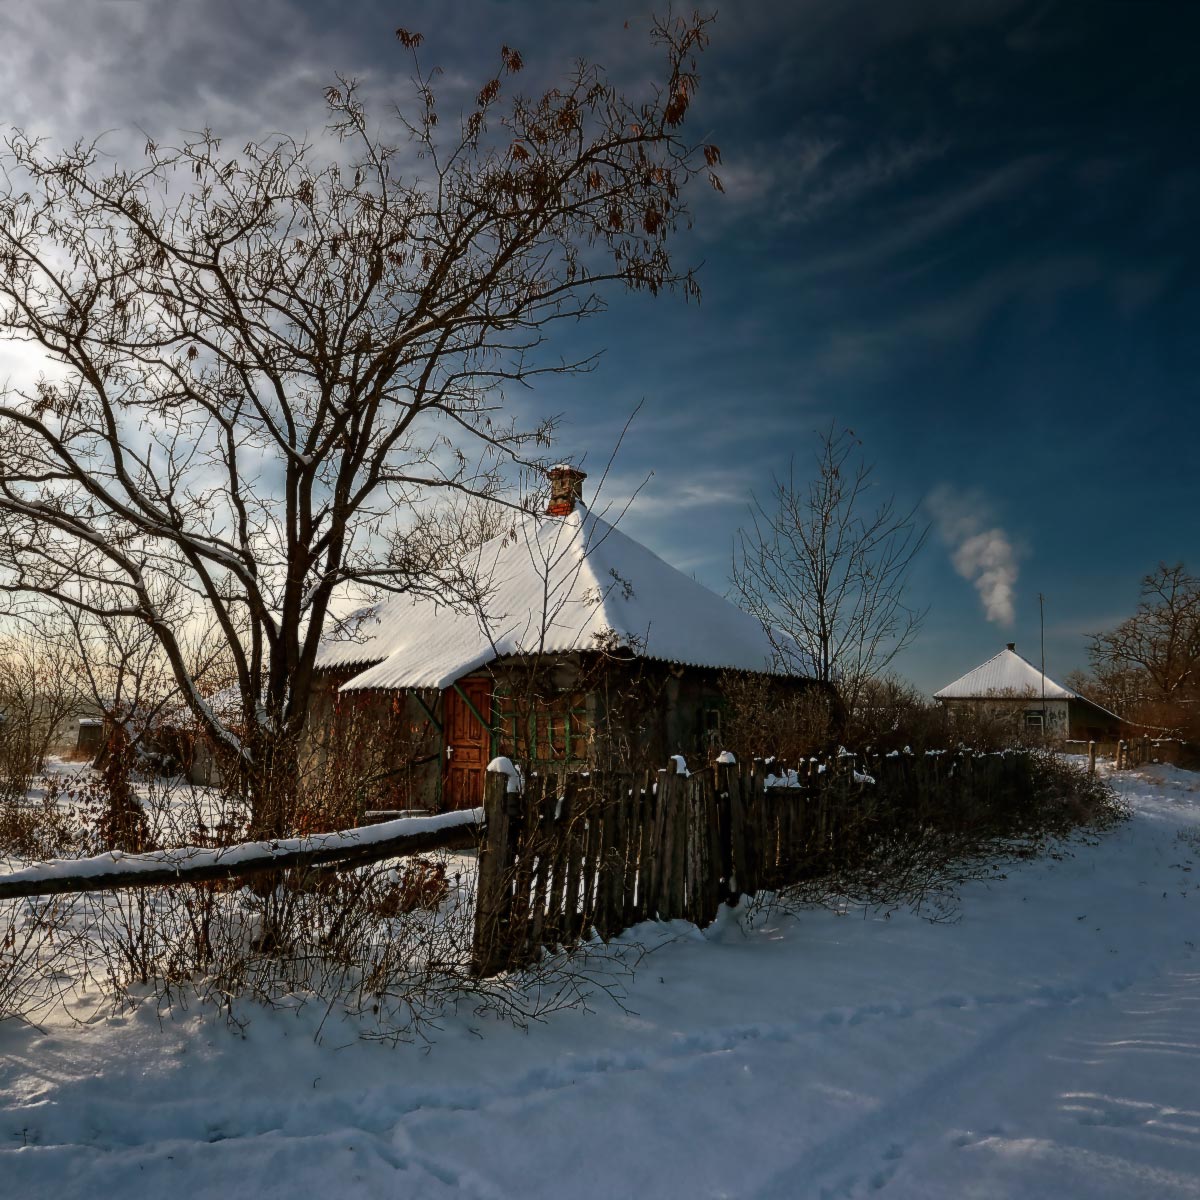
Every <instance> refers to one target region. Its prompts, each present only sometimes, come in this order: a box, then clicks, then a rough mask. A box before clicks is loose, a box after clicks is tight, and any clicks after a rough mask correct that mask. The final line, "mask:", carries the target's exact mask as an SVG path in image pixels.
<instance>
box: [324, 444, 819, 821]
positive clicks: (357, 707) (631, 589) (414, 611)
mask: <svg viewBox="0 0 1200 1200" xmlns="http://www.w3.org/2000/svg"><path fill="white" fill-rule="evenodd" d="M550 477H551V499H550V504H549V507H548V509H547V511H546V512H545V513H535V514H534V513H531V514H525V515H523V516H521V517H520V518H519V519H518V520H516V521H515V523H514V525H513V527H512V528H511V529H510V530H509V531H508V532H507V533H506V534H505V535H504V536H502V537H500V538H496V539H494V540H493V541H490V542H487V543H485V544H484V545H483V546H481V547H480V548H478V549H477V550H475V551H473V552H472V553H471V554H470V555H469V559H468V561H466V562H465V563H462V564H460V565H461V568H462V578H463V580H464V581H468V582H469V584H471V585H473V586H477V587H478V589H479V595H478V598H477V599H476V600H473V601H472V600H467V599H465V598H460V599H458V600H456V601H452V600H451V599H450V598H449V595H450V593H449V589H448V590H447V593H446V595H445V596H443V597H437V596H434V597H429V596H419V597H418V596H408V595H401V596H396V597H392V598H389V599H386V600H384V601H382V602H381V603H379V604H376V605H372V606H371V607H369V608H367V609H364V610H362V611H361V612H358V613H356V614H354V616H353V617H352V618H350V619H349V620H348V621H344V622H342V623H341V625H340V626H339V628H338V630H337V631H336V633H335V634H334V635H332V636H331V637H329V638H328V639H327V641H326V643H325V644H324V646H323V647H322V650H321V654H320V657H319V659H318V665H319V667H320V670H321V673H322V688H321V691H320V695H319V699H318V702H317V704H316V705H315V706H314V720H313V722H312V724H313V725H314V727H315V728H322V727H324V728H334V727H336V726H337V724H338V723H339V722H341V723H342V724H343V725H347V724H356V723H357V725H358V726H359V728H360V738H361V730H364V729H365V730H366V731H367V735H368V737H369V738H372V739H374V741H375V743H376V746H377V745H378V741H379V739H381V738H382V739H389V738H390V739H393V740H394V742H395V744H396V747H397V754H396V763H395V766H394V767H393V768H392V769H391V771H390V772H389V771H382V772H380V773H379V774H380V777H381V778H382V777H384V776H390V780H391V783H390V786H391V787H392V791H391V793H390V794H391V801H390V804H391V806H394V807H402V808H404V807H434V808H441V807H464V806H473V805H475V804H478V803H479V802H480V798H481V796H482V790H483V782H484V773H485V769H486V767H487V764H488V762H489V761H490V760H491V759H492V758H493V757H496V756H498V755H504V756H506V757H509V758H512V759H513V760H514V761H515V762H516V763H517V764H518V765H519V766H520V767H521V768H522V769H524V770H527V771H536V770H538V769H539V767H542V766H549V765H552V764H553V765H554V766H556V767H559V766H562V765H566V766H567V767H568V768H571V769H581V770H582V769H587V768H589V767H602V766H604V765H605V764H606V763H607V762H616V761H620V762H623V763H629V762H631V761H639V759H640V760H644V761H645V762H646V763H647V764H648V765H649V764H653V765H658V766H661V765H662V764H663V763H665V762H666V761H667V757H668V756H669V755H671V754H674V753H682V754H684V755H688V754H693V753H697V752H701V751H706V750H707V749H709V748H710V747H712V746H713V745H716V744H717V743H719V741H720V726H721V719H722V711H723V706H724V703H725V701H724V696H723V693H722V689H721V686H720V683H721V676H722V672H725V671H738V672H754V673H759V674H762V675H766V676H773V677H774V680H775V684H774V685H773V686H778V687H780V688H803V687H811V686H816V685H815V684H814V683H813V682H812V681H811V680H807V679H797V678H795V677H790V676H785V675H783V674H781V673H779V672H778V671H777V669H776V666H775V656H774V654H773V649H772V645H771V640H770V638H768V636H767V634H766V632H765V631H764V630H763V628H762V626H761V624H760V623H759V621H758V620H757V619H756V618H754V617H752V616H750V615H749V614H747V613H745V612H743V611H742V610H741V609H739V608H737V607H736V606H735V605H733V604H731V603H729V601H727V600H725V599H723V598H722V597H720V596H718V595H717V594H716V593H714V592H712V591H710V590H709V589H708V588H706V587H704V586H703V585H701V584H699V583H697V582H696V581H695V580H693V579H691V578H689V577H688V576H686V575H684V574H683V573H682V572H680V571H678V570H676V569H675V568H674V567H672V566H670V565H669V564H668V563H666V562H664V561H663V560H662V559H661V558H659V557H658V556H657V555H656V554H654V553H653V552H652V551H650V550H649V549H647V548H646V547H645V546H643V545H641V544H640V543H639V542H637V541H635V540H634V539H633V538H631V537H629V536H628V535H627V534H626V533H624V532H623V531H622V530H620V529H618V528H616V527H615V526H614V525H613V524H611V523H610V522H608V521H607V520H605V519H604V517H603V516H602V515H600V514H597V513H593V512H590V511H589V510H588V509H587V508H586V507H585V505H584V504H583V503H582V499H581V485H582V481H583V479H584V478H585V476H584V475H583V473H582V472H580V471H576V470H574V469H573V468H570V467H565V466H564V467H557V468H553V469H552V470H551V472H550ZM717 748H718V749H719V748H720V747H719V746H717ZM401 751H402V753H401Z"/></svg>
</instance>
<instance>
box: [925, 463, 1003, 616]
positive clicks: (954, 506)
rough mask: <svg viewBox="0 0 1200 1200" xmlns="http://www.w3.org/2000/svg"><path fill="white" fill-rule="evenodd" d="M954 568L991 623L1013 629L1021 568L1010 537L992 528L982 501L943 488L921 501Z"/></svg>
mask: <svg viewBox="0 0 1200 1200" xmlns="http://www.w3.org/2000/svg"><path fill="white" fill-rule="evenodd" d="M925 503H926V507H927V508H928V509H929V511H930V513H931V514H932V516H933V520H934V523H935V525H936V526H937V530H938V533H939V535H940V536H941V539H942V541H943V542H944V543H945V544H946V546H947V548H948V549H949V551H950V561H951V563H953V564H954V569H955V570H956V571H957V572H958V573H959V575H961V576H962V577H963V579H965V580H967V581H968V582H969V583H970V584H971V585H972V586H973V587H974V588H975V590H976V591H977V592H978V593H979V599H980V602H981V603H982V605H983V611H984V614H985V616H986V617H987V619H988V620H989V621H993V622H995V623H996V624H998V625H1011V624H1012V623H1013V620H1014V618H1015V616H1016V587H1017V578H1018V576H1019V574H1020V568H1019V566H1018V563H1017V552H1016V549H1015V547H1014V546H1013V541H1012V538H1010V537H1009V535H1008V534H1007V533H1006V532H1005V531H1004V530H1003V529H1001V528H1000V526H998V525H995V524H992V522H991V514H990V513H989V511H988V507H987V504H986V503H985V501H984V500H983V498H982V497H981V496H980V495H979V494H978V493H976V492H964V491H960V490H959V489H957V488H955V487H952V486H951V485H949V484H943V485H942V486H941V487H939V488H937V489H935V490H934V491H933V492H932V493H931V494H930V496H929V497H928V499H927V500H926V501H925Z"/></svg>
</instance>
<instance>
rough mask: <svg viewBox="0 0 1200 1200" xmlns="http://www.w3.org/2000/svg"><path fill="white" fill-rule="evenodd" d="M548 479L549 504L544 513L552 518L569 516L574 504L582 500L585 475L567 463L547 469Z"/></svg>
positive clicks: (573, 509)
mask: <svg viewBox="0 0 1200 1200" xmlns="http://www.w3.org/2000/svg"><path fill="white" fill-rule="evenodd" d="M546 474H547V475H548V476H549V477H550V503H549V504H547V505H546V512H547V514H548V515H550V516H552V517H566V516H570V514H571V513H573V512H574V511H575V502H576V501H579V500H582V499H583V481H584V480H585V479H586V478H587V475H586V474H585V473H584V472H583V471H580V470H579V469H578V468H577V467H572V466H570V465H569V464H568V463H558V464H557V465H556V466H553V467H550V468H548V469H547V471H546Z"/></svg>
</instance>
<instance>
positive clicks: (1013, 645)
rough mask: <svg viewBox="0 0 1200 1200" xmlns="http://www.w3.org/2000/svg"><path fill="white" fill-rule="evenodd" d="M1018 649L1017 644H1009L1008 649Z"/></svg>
mask: <svg viewBox="0 0 1200 1200" xmlns="http://www.w3.org/2000/svg"><path fill="white" fill-rule="evenodd" d="M1016 648H1017V643H1016V642H1009V643H1008V649H1009V650H1016Z"/></svg>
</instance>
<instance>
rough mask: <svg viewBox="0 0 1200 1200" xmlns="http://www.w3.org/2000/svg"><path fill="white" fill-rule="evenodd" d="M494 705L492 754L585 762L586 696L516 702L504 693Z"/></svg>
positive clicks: (571, 694)
mask: <svg viewBox="0 0 1200 1200" xmlns="http://www.w3.org/2000/svg"><path fill="white" fill-rule="evenodd" d="M495 703H496V709H497V715H496V737H495V746H494V749H495V753H496V754H503V755H505V756H506V757H508V758H515V759H517V760H518V761H524V762H533V763H581V762H586V761H587V756H588V736H587V735H588V717H587V696H586V695H585V694H584V693H583V692H564V693H561V694H560V695H557V696H553V697H551V698H549V699H547V698H544V697H535V698H534V700H533V701H532V702H519V701H517V700H515V699H514V698H513V697H512V696H511V695H510V694H509V693H508V692H507V691H498V692H497V693H496V698H495Z"/></svg>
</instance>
